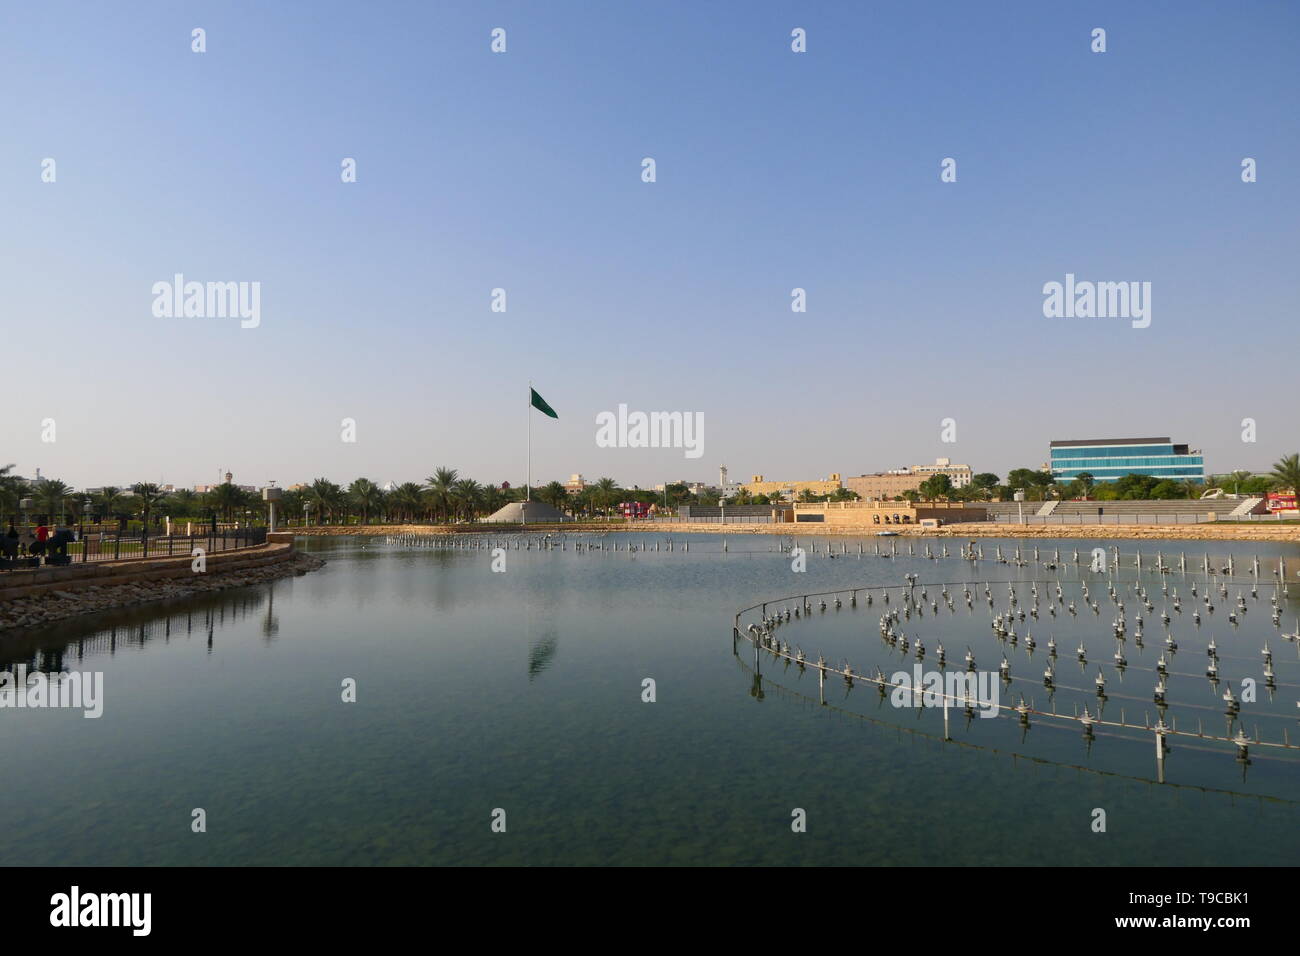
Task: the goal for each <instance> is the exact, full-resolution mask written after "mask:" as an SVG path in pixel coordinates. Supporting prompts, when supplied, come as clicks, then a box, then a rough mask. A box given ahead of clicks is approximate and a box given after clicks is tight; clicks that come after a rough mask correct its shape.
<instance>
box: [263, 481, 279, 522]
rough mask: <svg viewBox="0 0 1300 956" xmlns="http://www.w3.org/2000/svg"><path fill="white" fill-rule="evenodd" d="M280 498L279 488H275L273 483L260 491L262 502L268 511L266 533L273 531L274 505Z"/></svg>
mask: <svg viewBox="0 0 1300 956" xmlns="http://www.w3.org/2000/svg"><path fill="white" fill-rule="evenodd" d="M281 497H282V492H281V490H280V489H279V488H277V487H275V482H274V481H272V482H270V483H268V484H267V486H266V487H265V488H263V489H262V500H263V501H265V502H266V506H267V508H268V509H269V510H268V515H267V523H268V525H269V526H268V528H267V531H268V532H270V531H274V530H275V503H276V502H277V501H279V500H280V498H281Z"/></svg>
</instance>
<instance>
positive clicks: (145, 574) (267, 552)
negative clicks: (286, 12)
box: [0, 534, 293, 603]
mask: <svg viewBox="0 0 1300 956" xmlns="http://www.w3.org/2000/svg"><path fill="white" fill-rule="evenodd" d="M282 537H283V538H285V539H287V540H279V539H281V538H282ZM271 538H275V539H277V540H275V541H272V540H271ZM292 557H293V535H285V536H281V535H280V534H275V535H268V540H267V543H266V544H261V545H255V546H254V547H251V548H237V549H235V550H232V551H214V552H212V553H210V554H208V555H207V556H206V561H207V571H208V573H220V572H225V571H235V570H243V569H246V568H253V567H261V566H263V565H267V564H276V563H279V562H282V561H288V560H290V559H291V558H292ZM193 560H194V559H193V558H192V557H191V556H190V555H188V554H186V555H182V556H180V557H172V558H133V559H130V560H126V561H91V562H87V563H85V564H68V565H64V566H62V567H40V568H31V569H27V570H21V571H5V572H2V573H0V603H2V602H4V601H7V600H12V599H13V598H18V597H29V596H32V595H37V594H43V593H46V592H50V591H78V590H81V589H84V588H88V587H105V586H110V585H117V584H127V583H130V582H135V581H157V580H162V579H165V578H177V577H186V576H192V575H193V574H194V571H193V569H192V566H191V565H192V562H193Z"/></svg>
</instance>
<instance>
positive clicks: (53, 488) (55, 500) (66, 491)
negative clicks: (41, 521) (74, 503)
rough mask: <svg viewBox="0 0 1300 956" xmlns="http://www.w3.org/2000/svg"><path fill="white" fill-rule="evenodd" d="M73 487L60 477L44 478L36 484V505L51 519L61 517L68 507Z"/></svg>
mask: <svg viewBox="0 0 1300 956" xmlns="http://www.w3.org/2000/svg"><path fill="white" fill-rule="evenodd" d="M70 494H72V489H71V488H69V487H68V486H67V485H65V484H64V483H63V482H61V481H59V480H58V479H50V478H42V479H41V480H40V481H39V482H38V483H37V485H36V507H37V508H39V509H40V511H41V513H42V514H44V515H46V516H47V518H48V519H49V520H50V521H54V520H56V519H58V518H60V517H61V516H62V515H63V513H64V511H65V510H66V508H67V505H66V499H67V497H68V495H70Z"/></svg>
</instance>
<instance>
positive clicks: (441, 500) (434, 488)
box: [424, 468, 458, 522]
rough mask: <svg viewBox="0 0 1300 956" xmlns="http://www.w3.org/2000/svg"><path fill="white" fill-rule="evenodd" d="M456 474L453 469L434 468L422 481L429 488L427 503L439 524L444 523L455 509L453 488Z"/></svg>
mask: <svg viewBox="0 0 1300 956" xmlns="http://www.w3.org/2000/svg"><path fill="white" fill-rule="evenodd" d="M457 477H458V474H457V472H456V469H455V468H436V469H434V472H433V474H432V475H430V476H429V477H428V478H426V479H424V481H425V484H427V485H428V486H429V491H428V501H429V505H430V507H431V508H432V509H433V511H434V513H435V514H436V515H437V516H438V520H439V521H440V522H445V521H446V520H447V516H448V515H450V514H451V512H452V509H454V508H455V507H456V502H455V494H454V491H453V489H454V487H455V485H456V479H457Z"/></svg>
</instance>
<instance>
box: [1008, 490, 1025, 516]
mask: <svg viewBox="0 0 1300 956" xmlns="http://www.w3.org/2000/svg"><path fill="white" fill-rule="evenodd" d="M1011 497H1012V499H1013V500H1014V501H1015V502H1016V510H1017V511H1019V512H1020V523H1021V524H1024V523H1025V489H1023V488H1017V489H1016V491H1015V494H1013V495H1012V496H1011Z"/></svg>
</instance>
